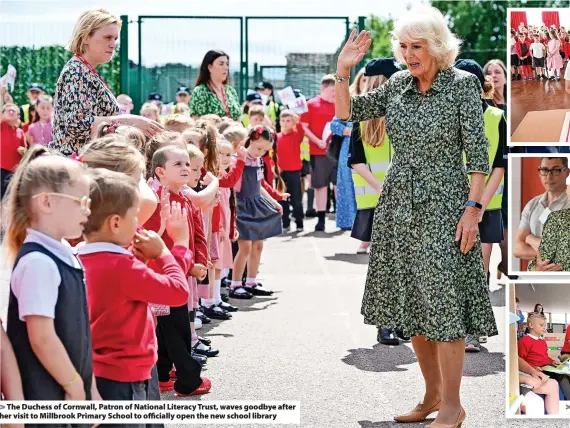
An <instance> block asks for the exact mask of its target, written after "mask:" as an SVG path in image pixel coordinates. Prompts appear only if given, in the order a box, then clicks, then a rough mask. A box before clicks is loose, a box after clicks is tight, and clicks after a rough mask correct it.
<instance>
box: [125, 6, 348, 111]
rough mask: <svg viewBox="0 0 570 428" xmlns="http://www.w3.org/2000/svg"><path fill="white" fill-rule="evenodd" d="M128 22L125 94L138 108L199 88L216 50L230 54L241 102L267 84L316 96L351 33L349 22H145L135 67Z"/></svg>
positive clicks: (193, 18)
mask: <svg viewBox="0 0 570 428" xmlns="http://www.w3.org/2000/svg"><path fill="white" fill-rule="evenodd" d="M123 18H124V19H123V28H122V30H121V45H122V54H123V57H122V61H121V65H122V76H123V78H122V85H121V88H122V91H123V92H127V93H128V94H129V95H131V97H132V98H133V101H134V102H135V105H136V106H137V108H138V107H139V106H140V105H141V103H142V102H144V100H145V99H146V98H147V97H148V95H149V94H150V93H152V92H158V93H160V94H162V95H163V98H164V101H165V102H167V103H168V102H172V101H174V98H175V92H176V88H177V87H179V86H188V87H190V88H191V87H193V86H194V83H195V81H196V78H197V76H198V72H199V68H200V63H201V61H202V58H203V56H204V55H205V53H206V52H207V51H208V50H210V49H221V50H223V51H225V52H227V53H228V55H229V57H230V78H231V84H232V85H233V86H234V87H235V88H236V90H237V91H238V93H239V94H240V97H241V98H242V99H244V98H245V97H246V95H247V93H248V91H249V90H253V88H254V87H255V83H256V82H259V81H261V80H263V81H269V82H271V83H272V84H273V85H274V87H275V89H276V90H278V89H281V88H284V87H286V86H293V87H295V88H298V89H301V91H302V92H303V93H304V94H305V95H306V96H307V97H311V96H314V95H316V94H317V93H318V91H319V82H320V79H321V77H322V76H323V75H324V74H327V73H331V72H334V70H335V63H336V57H337V55H338V52H339V51H340V48H341V47H342V44H343V42H344V41H345V39H346V37H347V36H348V33H349V32H350V29H351V23H350V21H349V18H348V17H238V16H229V17H215V16H140V17H138V19H137V20H136V23H137V34H136V36H137V40H138V42H137V44H136V49H137V58H136V62H135V61H133V59H132V58H133V52H131V53H129V52H128V49H125V46H127V45H128V46H129V47H131V48H132V47H133V43H131V42H130V39H132V37H133V34H132V31H130V30H131V29H129V28H128V20H127V19H126V17H123ZM131 23H134V22H131ZM352 25H358V24H357V23H354V24H352ZM125 69H127V70H128V71H127V72H125Z"/></svg>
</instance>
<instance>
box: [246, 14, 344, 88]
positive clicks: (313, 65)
mask: <svg viewBox="0 0 570 428" xmlns="http://www.w3.org/2000/svg"><path fill="white" fill-rule="evenodd" d="M245 19H246V44H245V50H246V55H245V57H246V58H245V60H246V61H247V70H248V89H250V90H251V89H253V88H254V87H255V84H256V82H259V81H268V82H270V83H271V84H273V86H274V88H275V90H276V91H277V90H279V89H282V88H284V87H287V86H292V87H293V88H294V89H300V90H301V92H302V93H303V94H304V95H305V96H306V97H307V99H308V98H311V97H313V96H315V95H317V94H318V93H319V91H320V81H321V78H322V77H323V75H325V74H328V73H334V71H335V69H336V58H337V56H338V53H339V52H340V49H341V48H342V45H343V43H344V41H345V40H346V38H347V36H348V32H349V28H350V22H349V19H348V18H347V17H263V18H261V17H260V18H253V17H246V18H245ZM275 95H276V98H278V97H277V94H275Z"/></svg>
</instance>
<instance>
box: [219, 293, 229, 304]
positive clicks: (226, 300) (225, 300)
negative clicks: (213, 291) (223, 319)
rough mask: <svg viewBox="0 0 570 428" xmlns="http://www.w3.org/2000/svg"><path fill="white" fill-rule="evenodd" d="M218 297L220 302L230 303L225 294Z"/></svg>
mask: <svg viewBox="0 0 570 428" xmlns="http://www.w3.org/2000/svg"><path fill="white" fill-rule="evenodd" d="M220 296H221V297H222V302H225V303H228V302H229V301H230V296H228V295H227V294H226V293H222V294H221V295H220Z"/></svg>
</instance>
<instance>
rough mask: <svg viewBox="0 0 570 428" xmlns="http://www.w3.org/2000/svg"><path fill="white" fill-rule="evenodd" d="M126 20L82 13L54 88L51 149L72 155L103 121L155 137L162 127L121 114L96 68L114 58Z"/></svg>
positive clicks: (100, 11) (96, 12) (99, 11)
mask: <svg viewBox="0 0 570 428" xmlns="http://www.w3.org/2000/svg"><path fill="white" fill-rule="evenodd" d="M120 28H121V21H120V20H119V18H117V17H116V16H113V15H111V14H110V13H109V12H108V11H106V10H104V9H97V10H91V11H87V12H85V13H83V14H82V15H81V16H80V17H79V20H78V21H77V24H76V25H75V28H74V30H73V36H72V39H71V43H70V44H69V47H68V49H69V50H70V51H71V52H73V53H74V56H73V57H72V58H71V59H70V60H69V61H68V62H67V64H66V65H65V66H64V67H63V70H62V71H61V74H60V75H59V79H58V81H57V87H56V92H55V106H54V120H53V141H52V142H51V143H50V145H49V147H51V148H54V149H56V150H57V151H59V152H60V153H62V154H64V155H66V156H70V155H72V154H73V153H74V152H75V153H77V152H78V151H79V150H80V149H81V147H83V146H84V145H85V144H87V143H88V142H89V140H90V139H91V137H92V136H94V135H95V133H96V131H97V128H98V127H99V125H100V124H101V123H102V122H107V123H111V125H113V126H115V127H116V126H118V125H119V124H124V125H130V126H135V127H137V128H139V129H140V130H141V131H143V132H144V133H145V135H147V136H149V137H152V136H153V135H154V134H155V133H157V132H160V131H161V130H162V126H161V125H160V124H159V123H157V122H155V121H152V120H149V119H146V118H144V117H141V116H136V115H132V114H126V115H121V116H119V104H118V103H117V100H116V99H115V96H114V95H113V93H112V92H111V89H110V88H109V86H108V85H107V84H106V83H105V81H104V80H103V79H102V78H101V77H100V76H99V74H98V73H97V71H96V70H95V68H96V67H97V66H98V65H100V64H105V63H107V62H109V61H110V60H111V58H112V57H113V53H114V52H115V48H116V42H117V38H118V36H119V29H120Z"/></svg>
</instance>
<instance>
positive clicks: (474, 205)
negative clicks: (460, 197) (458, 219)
mask: <svg viewBox="0 0 570 428" xmlns="http://www.w3.org/2000/svg"><path fill="white" fill-rule="evenodd" d="M464 207H465V208H467V207H472V208H477V209H479V210H482V209H483V205H481V204H480V203H479V202H476V201H467V202H465V205H464Z"/></svg>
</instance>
